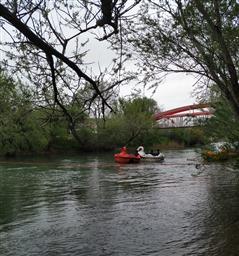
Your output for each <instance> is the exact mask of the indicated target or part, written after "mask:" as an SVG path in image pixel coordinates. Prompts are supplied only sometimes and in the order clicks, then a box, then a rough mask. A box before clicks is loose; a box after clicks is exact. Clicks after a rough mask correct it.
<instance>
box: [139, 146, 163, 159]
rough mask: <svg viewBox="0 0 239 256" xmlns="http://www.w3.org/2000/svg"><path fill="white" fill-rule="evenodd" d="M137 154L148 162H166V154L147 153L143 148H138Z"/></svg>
mask: <svg viewBox="0 0 239 256" xmlns="http://www.w3.org/2000/svg"><path fill="white" fill-rule="evenodd" d="M137 152H138V154H139V155H140V157H141V160H147V161H163V160H164V154H162V153H160V152H157V153H156V154H151V153H145V152H144V147H143V146H140V147H138V148H137Z"/></svg>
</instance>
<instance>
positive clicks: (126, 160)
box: [114, 147, 140, 164]
mask: <svg viewBox="0 0 239 256" xmlns="http://www.w3.org/2000/svg"><path fill="white" fill-rule="evenodd" d="M114 158H115V162H117V163H120V164H131V163H138V162H139V161H140V155H134V154H128V152H127V149H126V147H123V148H121V152H120V153H118V154H115V155H114Z"/></svg>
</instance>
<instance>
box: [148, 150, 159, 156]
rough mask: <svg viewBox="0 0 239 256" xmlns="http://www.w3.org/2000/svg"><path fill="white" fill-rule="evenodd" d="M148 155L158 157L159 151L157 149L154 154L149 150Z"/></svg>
mask: <svg viewBox="0 0 239 256" xmlns="http://www.w3.org/2000/svg"><path fill="white" fill-rule="evenodd" d="M149 154H151V155H152V156H158V155H159V154H160V150H159V149H157V150H156V152H154V151H153V149H151V150H150V152H149Z"/></svg>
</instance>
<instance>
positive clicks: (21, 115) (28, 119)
mask: <svg viewBox="0 0 239 256" xmlns="http://www.w3.org/2000/svg"><path fill="white" fill-rule="evenodd" d="M0 109H1V112H0V119H1V125H0V151H1V154H6V155H14V154H16V153H17V152H19V151H26V152H31V151H38V150H42V149H43V148H44V147H45V146H46V144H47V135H46V134H45V133H44V131H43V130H41V129H39V127H40V126H39V122H38V120H37V117H36V115H34V113H33V112H32V110H33V109H32V105H31V96H30V93H29V91H28V90H27V89H26V88H23V86H22V85H18V86H17V85H16V83H15V82H14V81H13V80H12V79H11V78H9V77H7V76H6V75H5V74H4V73H3V72H1V73H0Z"/></svg>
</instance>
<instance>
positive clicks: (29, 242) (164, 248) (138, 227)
mask: <svg viewBox="0 0 239 256" xmlns="http://www.w3.org/2000/svg"><path fill="white" fill-rule="evenodd" d="M165 155H166V159H165V162H164V163H162V164H160V163H152V162H151V163H142V162H141V163H139V164H132V165H119V164H117V163H114V161H113V157H112V155H104V154H100V155H83V156H58V157H49V158H43V157H42V158H38V159H36V158H34V159H33V158H28V159H15V160H14V161H13V160H12V161H2V162H0V255H1V256H35V255H36V256H38V255H39V256H53V255H56V256H63V255H64V256H68V255H69V256H79V255H85V256H101V255H102V256H106V255H112V256H116V255H117V256H136V255H137V256H138V255H150V256H151V255H152V256H172V255H176V256H185V255H188V256H192V255H197V256H198V255H205V256H206V255H209V256H213V255H215V256H224V255H225V256H230V255H239V168H238V165H237V163H236V162H225V163H216V164H213V163H212V164H207V165H200V166H198V165H197V166H196V165H195V164H196V163H198V161H199V160H198V159H199V155H198V153H197V152H195V151H194V150H176V151H174V150H169V151H166V152H165Z"/></svg>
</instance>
